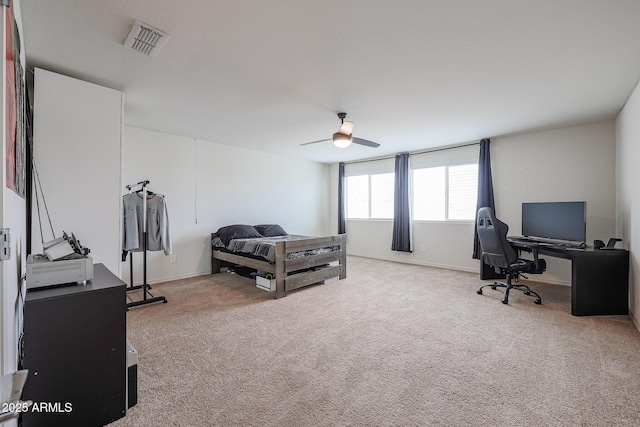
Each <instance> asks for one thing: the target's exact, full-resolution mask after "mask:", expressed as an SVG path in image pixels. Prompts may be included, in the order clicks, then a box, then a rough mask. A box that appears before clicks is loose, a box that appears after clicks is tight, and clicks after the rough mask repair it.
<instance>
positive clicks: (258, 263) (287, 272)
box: [211, 233, 347, 298]
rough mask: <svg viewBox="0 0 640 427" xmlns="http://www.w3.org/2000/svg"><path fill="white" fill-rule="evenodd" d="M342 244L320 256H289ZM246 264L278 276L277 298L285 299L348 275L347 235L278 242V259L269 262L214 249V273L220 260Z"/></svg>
mask: <svg viewBox="0 0 640 427" xmlns="http://www.w3.org/2000/svg"><path fill="white" fill-rule="evenodd" d="M215 237H216V233H211V240H213V239H214V238H215ZM332 246H338V247H339V249H338V250H336V251H331V252H324V253H320V254H317V255H308V256H304V257H300V258H294V259H287V255H288V254H290V253H292V252H300V251H306V250H311V249H320V248H326V247H332ZM221 261H226V262H229V263H233V264H237V265H243V266H245V267H249V268H255V269H256V270H262V271H266V272H267V273H271V274H273V275H274V277H275V279H276V291H275V297H276V298H281V297H284V296H286V295H287V292H288V291H292V290H294V289H298V288H302V287H304V286H309V285H313V284H316V283H319V282H322V281H323V280H326V279H329V278H331V277H336V276H338V277H339V278H340V279H344V278H346V277H347V246H346V236H345V235H344V234H340V235H337V236H329V237H310V238H308V239H301V240H285V241H281V242H276V262H275V264H270V263H269V262H268V261H262V260H258V259H254V258H249V257H246V256H243V255H236V254H234V253H230V252H224V251H220V250H216V248H212V253H211V273H212V274H215V273H219V272H220V267H221V265H220V262H221ZM335 261H337V262H338V265H332V266H329V267H328V268H323V269H321V270H310V271H303V272H298V273H296V272H297V271H299V270H304V269H308V268H313V267H318V266H321V265H326V264H329V263H331V262H335Z"/></svg>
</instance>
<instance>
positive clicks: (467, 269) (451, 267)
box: [347, 252, 480, 274]
mask: <svg viewBox="0 0 640 427" xmlns="http://www.w3.org/2000/svg"><path fill="white" fill-rule="evenodd" d="M347 255H351V256H358V257H362V258H370V259H379V260H383V261H391V262H398V263H400V264H414V265H422V266H425V267H435V268H444V269H447V270H457V271H465V272H467V273H478V274H480V273H479V271H478V269H477V268H470V267H461V266H458V265H446V264H436V263H431V262H423V261H416V260H411V261H409V260H406V261H404V260H400V259H397V258H392V257H384V256H379V255H372V254H363V253H356V252H353V253H352V252H349V253H347ZM348 268H349V264H347V269H348Z"/></svg>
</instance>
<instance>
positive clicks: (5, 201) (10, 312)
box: [0, 0, 27, 425]
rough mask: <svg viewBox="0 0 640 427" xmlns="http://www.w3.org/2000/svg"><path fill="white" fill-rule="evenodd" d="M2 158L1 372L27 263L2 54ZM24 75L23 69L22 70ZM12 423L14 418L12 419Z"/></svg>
mask: <svg viewBox="0 0 640 427" xmlns="http://www.w3.org/2000/svg"><path fill="white" fill-rule="evenodd" d="M12 7H13V9H14V15H15V18H16V22H17V24H18V30H19V32H20V35H21V39H20V43H21V49H20V51H21V55H20V62H21V63H22V66H23V68H24V64H25V51H24V40H23V37H22V35H23V31H22V19H21V15H20V1H19V0H14V1H13V2H12ZM0 9H1V10H2V12H1V13H0V20H1V21H2V22H0V46H2V52H3V53H4V52H5V47H4V46H5V33H6V27H5V22H6V17H5V14H6V13H8V9H7V8H6V7H2V8H0ZM1 62H2V71H1V72H0V73H1V75H2V79H1V82H0V84H1V85H2V99H1V100H0V101H1V103H2V106H1V107H0V114H1V115H2V129H1V131H2V157H1V161H0V175H2V180H1V185H2V190H0V227H2V228H10V229H11V258H10V259H9V260H7V261H0V278H1V284H2V286H1V287H2V289H1V290H0V309H1V311H2V313H1V315H0V334H1V336H0V346H1V348H0V375H4V374H7V373H10V372H14V371H15V370H16V369H17V364H18V337H19V335H20V331H21V330H22V302H21V299H20V298H19V293H20V292H22V293H24V292H25V288H24V283H23V281H22V280H21V277H22V275H23V274H24V271H25V265H26V253H25V251H26V230H27V228H26V222H25V221H26V204H25V200H24V199H23V198H21V197H19V196H18V195H17V194H16V193H15V192H14V191H13V190H10V189H8V188H7V185H6V152H7V151H6V144H7V141H6V130H5V129H6V125H7V124H6V111H5V106H6V105H7V102H6V96H7V94H6V90H5V85H6V83H5V82H6V55H4V54H3V55H2V61H1ZM25 74H26V72H25ZM12 425H15V421H13V422H12Z"/></svg>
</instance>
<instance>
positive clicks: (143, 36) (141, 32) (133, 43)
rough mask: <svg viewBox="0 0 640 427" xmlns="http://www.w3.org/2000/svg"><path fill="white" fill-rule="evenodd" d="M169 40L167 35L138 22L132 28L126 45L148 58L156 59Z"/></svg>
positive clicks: (125, 42)
mask: <svg viewBox="0 0 640 427" xmlns="http://www.w3.org/2000/svg"><path fill="white" fill-rule="evenodd" d="M168 39H169V35H168V34H167V33H165V32H163V31H160V30H158V29H157V28H153V27H151V26H149V25H147V24H143V23H142V22H139V21H136V22H135V24H133V27H131V31H130V32H129V35H128V36H127V39H126V40H125V41H124V45H125V46H126V47H130V48H131V49H133V50H137V51H138V52H140V53H144V54H145V55H147V56H151V57H155V56H156V55H157V54H158V51H159V50H160V48H162V46H164V44H165V43H166V42H167V40H168Z"/></svg>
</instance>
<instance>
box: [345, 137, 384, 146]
mask: <svg viewBox="0 0 640 427" xmlns="http://www.w3.org/2000/svg"><path fill="white" fill-rule="evenodd" d="M351 142H353V143H354V144H360V145H366V146H367V147H372V148H378V147H379V146H380V144H378V143H377V142H373V141H369V140H368V139H362V138H356V137H355V136H354V137H353V139H352V140H351Z"/></svg>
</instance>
